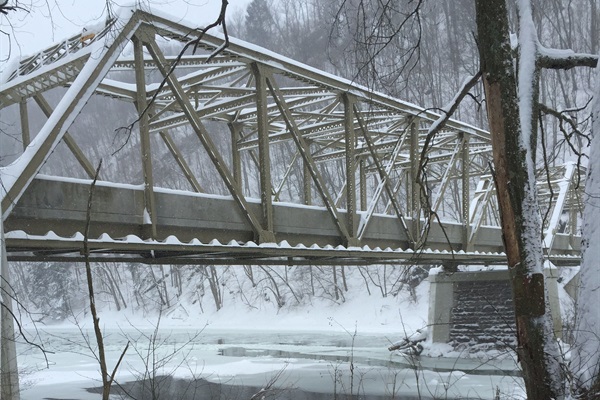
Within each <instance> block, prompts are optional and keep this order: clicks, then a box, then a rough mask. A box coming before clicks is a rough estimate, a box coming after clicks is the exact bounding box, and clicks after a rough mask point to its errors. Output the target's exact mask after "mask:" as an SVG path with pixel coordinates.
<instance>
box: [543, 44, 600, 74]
mask: <svg viewBox="0 0 600 400" xmlns="http://www.w3.org/2000/svg"><path fill="white" fill-rule="evenodd" d="M537 64H538V66H540V67H542V68H546V69H565V70H566V69H571V68H574V67H590V68H595V67H596V66H597V65H598V55H597V54H596V55H595V54H586V53H575V52H574V51H573V50H564V49H551V48H547V47H544V46H541V45H538V58H537Z"/></svg>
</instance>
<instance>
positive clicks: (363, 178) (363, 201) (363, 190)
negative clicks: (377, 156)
mask: <svg viewBox="0 0 600 400" xmlns="http://www.w3.org/2000/svg"><path fill="white" fill-rule="evenodd" d="M359 174H360V209H361V211H365V210H366V209H367V166H366V164H365V159H364V158H361V159H360V161H359Z"/></svg>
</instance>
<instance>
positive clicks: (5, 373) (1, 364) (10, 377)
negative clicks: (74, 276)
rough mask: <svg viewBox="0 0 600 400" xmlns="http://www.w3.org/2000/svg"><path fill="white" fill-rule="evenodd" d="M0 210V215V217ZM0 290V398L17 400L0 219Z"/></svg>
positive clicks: (11, 293) (13, 345)
mask: <svg viewBox="0 0 600 400" xmlns="http://www.w3.org/2000/svg"><path fill="white" fill-rule="evenodd" d="M1 211H2V209H1V208H0V215H2V212H1ZM0 239H1V245H0V263H1V265H0V279H1V282H0V289H1V291H2V296H1V298H2V310H1V311H0V333H1V335H0V336H1V340H0V375H1V377H0V398H1V399H4V400H19V399H20V395H19V371H18V368H17V349H16V344H15V327H14V322H13V315H12V297H13V296H14V293H13V291H12V287H11V285H10V278H9V271H8V259H7V255H6V241H5V240H4V221H2V219H0Z"/></svg>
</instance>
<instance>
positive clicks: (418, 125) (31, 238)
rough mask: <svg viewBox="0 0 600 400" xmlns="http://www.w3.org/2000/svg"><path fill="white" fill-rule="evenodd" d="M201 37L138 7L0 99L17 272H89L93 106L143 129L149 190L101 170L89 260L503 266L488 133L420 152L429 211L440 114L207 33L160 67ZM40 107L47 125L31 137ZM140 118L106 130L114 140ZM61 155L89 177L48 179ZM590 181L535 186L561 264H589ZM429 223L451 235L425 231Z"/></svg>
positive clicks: (27, 69) (554, 177) (573, 172)
mask: <svg viewBox="0 0 600 400" xmlns="http://www.w3.org/2000/svg"><path fill="white" fill-rule="evenodd" d="M197 35H198V31H197V30H195V29H193V28H191V27H189V26H186V25H183V24H180V23H177V22H174V21H170V20H167V19H164V18H162V17H159V16H155V15H152V14H149V13H146V12H143V11H135V12H133V13H132V14H131V15H130V16H129V17H127V18H121V19H117V20H113V21H111V22H109V23H108V24H107V26H106V27H105V28H104V29H103V30H101V31H99V32H84V33H82V34H79V35H75V36H73V37H72V38H70V39H68V40H66V41H64V42H62V43H60V44H57V45H55V46H53V47H52V48H50V49H48V50H45V51H43V52H40V53H38V54H36V55H34V56H32V57H29V58H27V59H24V60H23V61H21V63H20V65H19V66H18V68H17V69H16V70H15V71H14V73H13V74H12V75H11V76H10V78H9V79H8V81H7V82H4V83H3V84H2V86H1V87H0V109H2V108H8V107H14V108H18V110H19V113H20V121H21V133H22V140H23V143H24V144H25V149H24V151H23V154H22V155H21V157H20V158H19V159H17V161H16V162H15V163H13V164H12V165H9V166H6V167H3V168H1V169H0V178H1V179H2V189H0V193H1V195H2V197H1V200H2V208H1V209H2V211H3V214H2V218H3V222H4V226H5V228H6V243H7V247H8V255H9V258H10V259H12V260H62V261H64V260H81V252H82V243H83V236H82V234H81V232H84V227H85V222H86V221H85V212H86V203H85V199H86V193H87V191H88V190H89V187H90V182H91V179H92V178H93V177H94V175H95V163H93V162H92V161H91V159H92V155H93V151H92V150H93V149H91V148H89V146H87V147H86V146H81V145H80V144H78V143H77V140H76V139H75V138H74V136H72V135H71V134H70V133H69V132H68V130H69V129H70V127H71V124H72V122H73V121H74V120H75V118H76V117H77V115H78V114H79V113H80V112H81V110H82V109H83V107H84V105H85V104H86V103H87V102H88V101H90V99H92V98H96V99H99V100H98V101H101V100H102V99H105V100H106V101H108V100H109V99H113V100H118V101H122V102H124V103H126V104H133V105H134V106H135V108H136V110H137V112H138V117H139V121H138V122H137V124H135V126H134V128H133V129H132V130H131V134H132V136H134V138H133V139H132V142H134V143H135V144H136V145H137V146H139V148H140V150H139V151H140V154H141V157H140V163H139V164H140V170H141V171H142V173H141V174H140V176H141V177H143V182H142V181H140V182H138V183H140V184H142V185H141V186H136V187H124V186H122V185H116V184H114V185H113V184H111V182H110V181H107V180H103V178H102V174H103V171H101V175H100V181H101V182H99V184H98V185H99V186H98V190H99V193H100V192H101V193H102V196H97V200H96V201H97V205H96V206H95V207H97V208H95V209H93V210H92V211H93V212H92V219H91V231H90V232H91V236H90V238H89V239H90V241H89V242H90V248H91V249H92V258H93V259H103V260H106V259H113V260H122V261H141V262H148V263H217V264H218V263H221V264H223V263H224V264H239V263H244V264H248V263H259V264H261V263H265V264H266V263H281V264H318V263H321V264H360V263H363V264H368V263H381V262H397V263H407V264H412V263H431V264H433V263H441V264H445V263H463V264H465V263H466V264H473V263H481V264H490V263H503V262H505V257H504V255H503V253H502V243H501V237H500V233H499V229H498V227H497V226H498V224H497V208H496V205H495V198H494V193H493V191H494V185H493V182H492V180H491V177H490V175H489V174H490V171H489V169H488V165H489V161H490V160H491V142H490V138H489V133H488V132H486V131H483V130H481V129H478V128H475V127H473V126H470V125H467V124H464V123H461V122H458V121H455V120H450V121H449V122H448V123H447V124H446V126H445V128H444V129H443V130H442V131H441V132H440V133H439V134H437V136H436V137H435V139H434V140H433V141H432V142H431V146H430V147H429V148H428V150H427V152H426V154H425V156H426V157H427V159H428V161H427V171H426V175H425V176H426V182H427V185H428V186H427V187H428V190H427V196H428V199H427V200H428V201H427V202H426V201H425V200H426V199H424V198H423V192H421V191H420V190H419V184H418V179H419V174H420V171H419V165H420V160H421V153H422V150H423V146H424V143H425V141H426V138H427V135H428V133H429V130H430V128H431V126H432V124H433V123H434V122H435V121H436V120H437V119H438V118H439V115H437V114H435V113H434V112H432V111H429V110H425V109H422V108H420V107H417V106H415V105H413V104H409V103H406V102H402V101H399V100H397V99H394V98H391V97H387V96H385V95H382V94H380V93H377V92H374V91H371V90H369V89H368V88H365V87H361V86H359V85H356V84H354V83H352V82H350V81H347V80H344V79H340V78H338V77H335V76H332V75H329V74H327V73H325V72H322V71H318V70H316V69H314V68H311V67H308V66H306V65H302V64H299V63H297V62H294V61H292V60H289V59H287V58H285V57H282V56H278V55H276V54H273V53H271V52H269V51H266V50H264V49H261V48H258V47H255V46H252V45H249V44H246V43H243V42H241V41H237V40H234V39H232V40H231V44H230V45H229V46H228V47H227V48H226V49H224V50H222V51H220V52H217V50H218V49H222V48H223V45H224V40H223V38H222V37H219V36H218V35H209V34H207V35H204V36H203V38H202V40H201V42H200V45H199V47H198V49H197V52H196V54H193V53H192V52H191V49H190V50H188V51H187V52H186V53H184V55H183V56H182V57H181V59H180V60H179V62H178V63H177V65H176V66H175V67H173V63H174V61H175V59H176V57H175V56H173V55H169V54H167V55H165V51H164V48H165V45H164V44H165V43H167V44H169V45H170V46H171V47H172V45H173V43H181V45H183V44H185V43H187V42H188V41H189V40H190V39H194V38H195V37H197ZM131 44H132V45H131ZM181 45H180V47H181ZM126 46H130V47H129V48H127V50H126V51H125V52H124V51H123V50H124V49H125V48H126ZM131 49H132V50H131ZM215 54H216V55H215ZM161 82H163V83H164V84H161ZM57 87H65V88H67V90H66V91H65V92H64V94H63V95H62V98H61V100H60V101H59V102H58V104H56V105H54V106H52V105H51V104H50V102H49V101H48V100H47V97H46V93H47V92H50V91H52V90H53V89H55V88H57ZM34 103H35V104H37V107H38V108H39V109H40V110H41V111H42V112H43V113H44V115H46V116H47V117H48V119H47V121H46V123H45V125H44V126H43V127H42V128H41V129H40V130H39V132H36V135H35V139H34V140H32V139H31V133H30V128H29V126H30V125H31V124H30V118H29V113H30V108H31V107H32V106H33V104H34ZM130 122H131V121H110V120H109V118H107V121H106V123H107V124H109V123H112V124H114V128H119V127H126V126H127V125H128V123H130ZM185 132H188V133H189V132H192V133H193V134H194V136H195V137H196V139H197V140H196V139H194V138H191V137H189V136H185V134H184V133H185ZM182 137H183V138H185V140H182ZM192 139H193V140H192ZM158 142H160V143H161V145H160V146H161V147H160V148H162V149H167V151H166V152H165V151H162V152H161V151H160V148H159V147H158V146H157V143H158ZM59 143H64V144H66V145H67V147H68V149H69V151H70V152H71V153H72V154H73V155H74V156H75V159H76V160H77V162H78V164H79V165H80V167H81V168H82V171H84V173H85V176H87V178H89V179H88V180H85V179H79V180H76V179H70V180H69V179H65V178H64V177H52V178H50V177H43V176H40V170H41V169H42V166H43V165H44V164H45V163H46V162H47V160H48V159H49V157H50V155H51V154H52V153H53V151H54V150H55V149H56V148H57V146H58V144H59ZM190 147H201V148H202V149H203V151H204V152H205V154H206V156H207V160H208V161H207V163H206V164H204V165H202V166H201V167H202V169H204V168H207V169H210V170H211V171H212V174H213V175H214V176H218V177H219V179H218V180H219V182H218V183H217V184H215V183H214V182H213V181H206V179H203V177H202V176H201V175H202V174H201V173H200V172H201V171H200V170H199V169H198V166H197V165H196V166H194V164H193V162H192V160H190V159H189V157H188V156H186V149H187V148H190ZM224 149H225V150H224ZM167 156H168V157H172V164H173V165H177V168H178V169H179V171H180V173H181V175H182V176H183V177H185V181H186V182H187V186H186V187H185V188H183V189H182V188H176V189H179V190H178V191H177V192H175V191H172V192H169V191H165V190H164V188H160V187H159V186H158V185H157V184H156V183H155V175H156V174H157V172H158V171H157V168H158V166H157V164H156V160H158V159H164V158H165V157H167ZM580 175H582V172H581V171H579V170H577V168H576V167H575V166H574V165H572V164H569V165H566V166H563V167H559V168H556V169H554V170H552V171H551V179H550V182H551V185H550V187H551V188H552V190H550V189H549V187H548V185H547V184H545V183H544V180H543V179H542V183H540V194H541V198H542V200H543V201H544V204H545V207H546V208H548V207H550V208H551V211H549V213H548V218H547V221H546V224H545V234H544V235H545V236H544V245H545V247H546V251H547V256H548V257H549V258H550V259H552V260H554V261H555V262H556V263H559V264H576V263H578V262H579V261H578V260H579V258H578V257H579V255H578V249H579V236H578V234H579V231H578V229H579V228H578V227H579V224H578V215H580V211H581V202H580V201H579V199H580V197H581V191H582V190H583V185H582V184H580V185H578V186H577V185H576V184H575V183H574V182H575V181H577V180H579V177H580ZM140 179H142V178H140ZM169 189H173V188H169ZM473 189H475V190H473ZM58 192H60V194H61V195H60V196H58V195H56V196H50V195H47V196H46V197H44V193H46V194H47V193H53V194H55V193H58ZM551 193H552V196H550V194H551ZM215 195H226V197H222V196H221V197H219V198H217V197H216V196H215ZM50 197H52V198H51V199H49V198H50ZM100 197H101V198H100ZM117 198H119V199H120V200H119V201H116V200H114V201H113V200H110V199H117ZM211 204H212V205H211ZM424 204H430V205H431V210H427V209H425V206H424ZM211 207H213V208H211ZM200 209H201V210H202V211H198V210H200ZM121 210H123V211H122V214H119V217H118V218H117V217H114V215H117V214H118V213H119V212H120V211H121ZM190 210H191V211H190ZM430 211H433V212H435V213H437V215H438V216H439V218H440V220H441V221H443V224H441V225H440V224H438V222H437V221H434V220H430V218H426V217H429V216H430V215H431V212H430ZM199 214H202V215H199ZM217 214H218V215H217ZM183 215H189V217H184V216H183ZM215 215H217V216H216V217H215ZM207 216H210V218H213V217H214V218H213V219H206V218H208V217H207ZM286 216H289V218H288V217H286ZM292 216H293V217H294V218H292ZM185 218H188V222H180V221H179V220H181V219H185ZM49 231H52V232H50V233H48V232H49ZM225 243H226V244H225Z"/></svg>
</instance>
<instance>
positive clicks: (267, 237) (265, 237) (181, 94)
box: [136, 31, 274, 242]
mask: <svg viewBox="0 0 600 400" xmlns="http://www.w3.org/2000/svg"><path fill="white" fill-rule="evenodd" d="M136 35H137V37H138V38H140V40H141V39H142V38H143V43H144V45H145V46H146V48H147V49H148V52H149V53H150V56H151V57H152V59H153V60H154V62H155V63H156V66H157V67H158V69H159V71H160V73H161V75H162V76H163V77H164V78H165V79H166V81H167V84H168V86H169V87H170V89H171V90H172V92H173V95H174V97H175V100H176V101H177V103H178V104H179V106H180V107H181V108H182V110H183V113H184V114H185V116H186V118H187V119H188V121H189V123H190V125H191V127H192V129H193V130H194V132H195V133H196V136H198V139H200V142H202V145H203V146H204V148H205V150H206V153H207V154H208V156H209V157H210V159H211V161H212V163H213V165H214V167H215V169H216V170H217V172H218V173H219V175H220V176H221V179H222V180H223V183H224V184H225V186H226V187H227V190H229V193H230V194H231V195H232V196H233V199H234V200H235V202H236V203H237V205H238V207H239V208H240V210H241V212H242V213H243V215H244V217H245V218H246V220H247V221H248V223H249V225H250V226H251V227H252V230H253V231H254V236H255V240H257V241H259V242H273V241H274V240H273V239H274V238H273V234H272V233H271V234H269V232H267V231H265V230H264V229H263V227H262V225H261V223H260V221H259V220H258V218H257V217H256V215H254V213H253V212H252V211H251V210H250V206H249V205H248V202H247V201H246V199H245V198H244V196H243V195H242V194H241V193H240V191H239V190H238V185H237V183H236V182H235V179H234V177H233V175H232V173H231V172H230V171H229V170H228V169H227V165H226V163H225V161H224V160H223V158H222V157H221V155H220V153H219V151H218V150H217V148H216V146H215V145H214V143H213V141H212V140H211V139H210V136H209V135H208V131H207V130H206V128H205V127H204V125H203V124H202V121H200V117H199V116H198V115H197V113H196V110H195V109H194V106H193V105H192V103H191V101H190V99H189V97H188V96H187V94H186V93H185V90H184V89H183V87H182V86H181V83H180V82H179V80H178V79H177V78H176V77H175V76H174V75H173V74H171V73H170V70H169V63H168V62H167V60H166V59H165V56H164V54H163V53H162V51H161V50H160V47H159V46H158V44H156V41H155V40H154V32H152V31H146V32H139V31H138V32H137V34H136Z"/></svg>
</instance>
